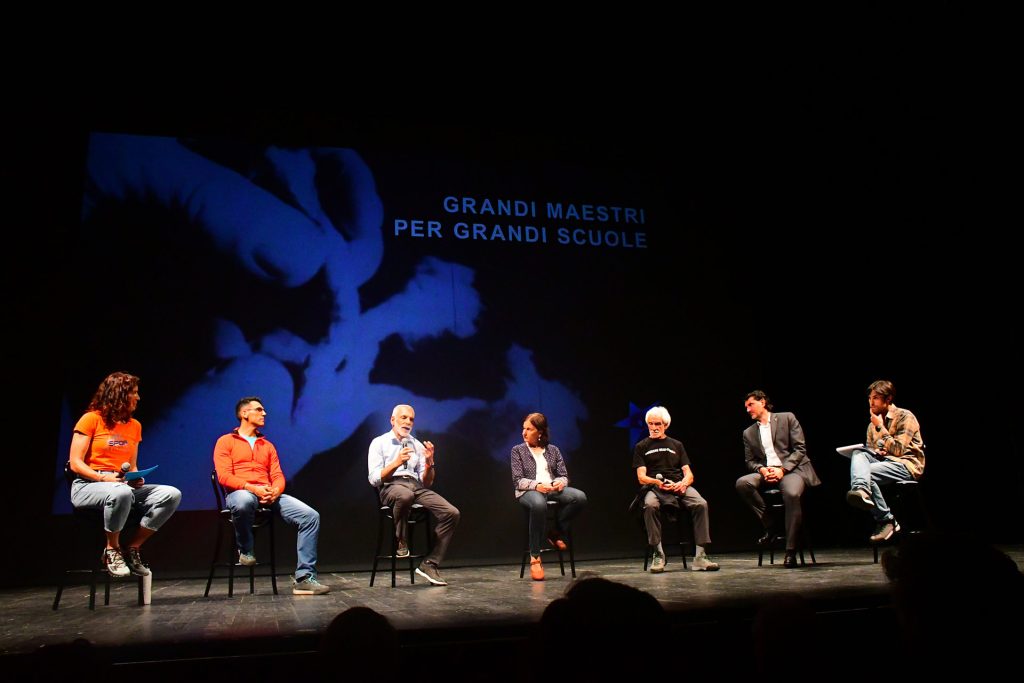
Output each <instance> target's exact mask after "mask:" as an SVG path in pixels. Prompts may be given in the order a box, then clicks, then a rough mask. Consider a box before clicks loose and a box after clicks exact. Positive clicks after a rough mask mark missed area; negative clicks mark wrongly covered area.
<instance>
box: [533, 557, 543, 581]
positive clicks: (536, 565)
mask: <svg viewBox="0 0 1024 683" xmlns="http://www.w3.org/2000/svg"><path fill="white" fill-rule="evenodd" d="M530 578H531V579H533V580H534V581H543V580H544V565H542V564H541V563H540V558H539V557H531V558H530Z"/></svg>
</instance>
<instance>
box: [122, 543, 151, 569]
mask: <svg viewBox="0 0 1024 683" xmlns="http://www.w3.org/2000/svg"><path fill="white" fill-rule="evenodd" d="M121 557H123V558H124V561H125V564H127V565H128V570H129V571H130V572H131V573H132V574H135V576H149V567H147V566H146V564H145V563H144V562H143V561H142V555H139V549H138V548H135V547H133V546H129V547H128V552H127V553H126V552H125V551H124V549H123V548H122V549H121Z"/></svg>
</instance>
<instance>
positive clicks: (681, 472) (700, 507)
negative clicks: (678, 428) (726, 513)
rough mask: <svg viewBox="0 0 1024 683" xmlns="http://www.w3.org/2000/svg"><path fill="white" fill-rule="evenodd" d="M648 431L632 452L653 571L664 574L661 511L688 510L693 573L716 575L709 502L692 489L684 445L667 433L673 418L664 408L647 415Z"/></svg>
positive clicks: (691, 476) (657, 407)
mask: <svg viewBox="0 0 1024 683" xmlns="http://www.w3.org/2000/svg"><path fill="white" fill-rule="evenodd" d="M646 420H647V431H648V433H649V434H650V436H648V437H646V438H644V439H641V440H640V441H639V442H638V443H637V444H636V446H635V447H634V448H633V467H634V468H636V480H637V481H638V482H639V483H640V485H641V486H643V487H644V490H643V491H641V495H642V496H643V519H644V528H645V529H646V530H647V543H648V544H649V545H650V546H651V547H652V548H653V549H654V557H653V559H652V560H651V567H650V570H651V571H652V572H654V573H659V572H663V571H665V549H664V548H663V547H662V545H661V514H660V512H661V507H662V506H667V507H675V508H676V509H678V508H679V506H680V504H681V505H683V506H684V507H686V509H687V510H688V511H689V512H690V516H691V517H692V518H693V538H694V543H695V545H696V550H695V553H694V558H693V569H694V570H696V571H716V570H717V569H718V564H717V563H716V562H712V561H711V558H710V557H708V554H707V546H708V545H710V543H711V534H710V531H709V525H708V502H707V501H706V500H704V499H703V498H702V497H701V495H700V494H699V493H697V489H695V488H693V471H692V470H691V469H690V459H689V457H687V455H686V449H685V448H683V444H682V443H680V442H679V441H677V440H676V439H673V438H672V437H670V436H668V434H666V433H665V432H666V431H667V430H668V426H669V425H670V424H671V423H672V416H671V415H669V413H668V410H666V409H665V407H664V406H655V407H654V408H651V409H650V410H648V411H647V416H646Z"/></svg>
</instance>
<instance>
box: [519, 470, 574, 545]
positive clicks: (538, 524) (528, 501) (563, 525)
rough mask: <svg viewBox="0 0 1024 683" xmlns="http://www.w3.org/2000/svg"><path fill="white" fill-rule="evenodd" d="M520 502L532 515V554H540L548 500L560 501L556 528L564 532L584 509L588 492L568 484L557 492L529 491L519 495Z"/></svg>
mask: <svg viewBox="0 0 1024 683" xmlns="http://www.w3.org/2000/svg"><path fill="white" fill-rule="evenodd" d="M518 500H519V504H520V505H522V506H524V507H526V508H527V509H528V510H529V515H530V555H532V556H533V557H537V556H539V555H540V544H541V542H542V541H543V540H544V527H545V525H546V522H547V512H548V501H549V500H555V501H558V516H557V517H556V518H555V530H557V531H558V532H559V533H561V534H564V533H565V532H567V531H569V522H570V521H571V520H572V519H573V517H575V516H576V515H578V514H579V513H580V512H582V511H583V508H584V507H585V506H586V504H587V494H585V493H583V491H580V490H579V489H574V488H572V487H571V486H566V487H565V488H564V489H562V490H561V491H559V492H557V493H541V492H539V491H527V492H526V493H524V494H523V495H521V496H519V499H518Z"/></svg>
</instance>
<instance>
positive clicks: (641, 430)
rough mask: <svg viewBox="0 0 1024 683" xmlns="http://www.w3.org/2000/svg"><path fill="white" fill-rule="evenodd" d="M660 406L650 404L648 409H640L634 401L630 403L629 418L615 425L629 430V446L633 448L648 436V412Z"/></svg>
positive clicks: (656, 403)
mask: <svg viewBox="0 0 1024 683" xmlns="http://www.w3.org/2000/svg"><path fill="white" fill-rule="evenodd" d="M656 405H658V402H657V401H655V402H654V403H652V404H650V405H649V406H647V407H646V408H643V409H641V408H638V407H637V405H636V404H635V403H633V402H632V401H630V402H629V416H628V417H625V418H623V419H621V420H619V421H618V422H616V423H615V426H616V427H621V428H623V429H629V445H630V446H632V445H633V444H635V443H636V442H637V441H639V440H640V439H642V438H644V437H645V436H646V435H647V420H646V415H647V411H648V410H650V409H651V408H653V407H654V406H656Z"/></svg>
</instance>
